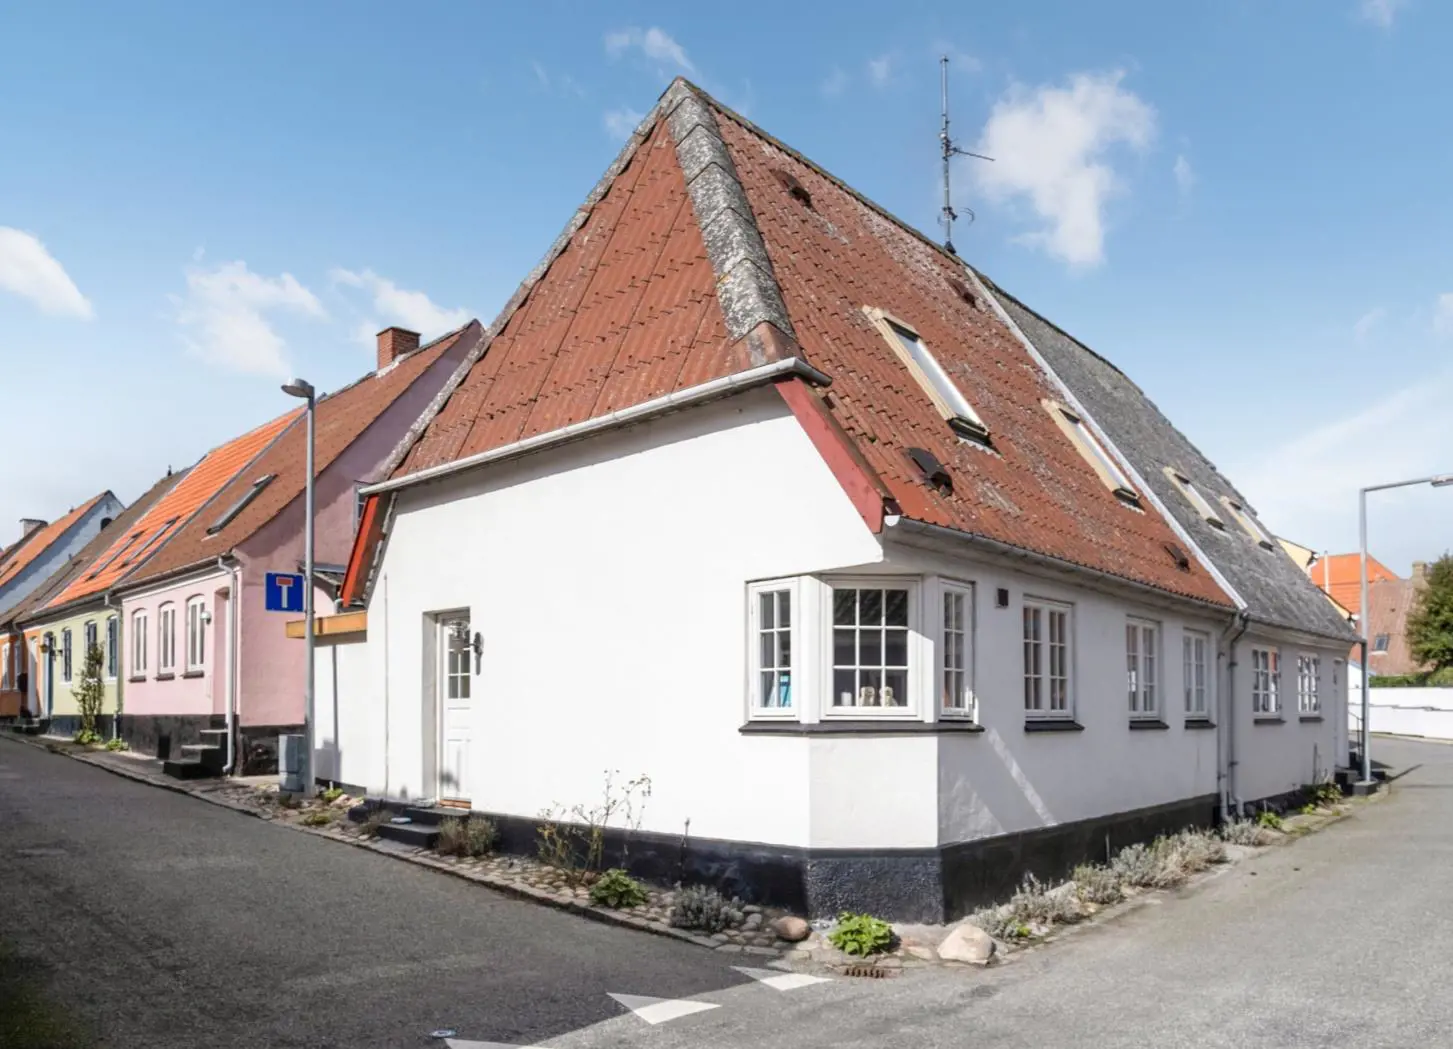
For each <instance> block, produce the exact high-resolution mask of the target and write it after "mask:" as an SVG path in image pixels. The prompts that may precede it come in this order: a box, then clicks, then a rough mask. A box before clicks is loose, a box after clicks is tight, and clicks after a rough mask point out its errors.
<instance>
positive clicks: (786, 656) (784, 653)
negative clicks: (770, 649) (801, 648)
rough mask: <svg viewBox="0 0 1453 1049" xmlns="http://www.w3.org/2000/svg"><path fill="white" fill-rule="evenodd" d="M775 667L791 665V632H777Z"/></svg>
mask: <svg viewBox="0 0 1453 1049" xmlns="http://www.w3.org/2000/svg"><path fill="white" fill-rule="evenodd" d="M777 665H778V666H779V667H790V666H791V665H792V631H791V630H779V631H777Z"/></svg>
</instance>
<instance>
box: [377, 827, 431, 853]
mask: <svg viewBox="0 0 1453 1049" xmlns="http://www.w3.org/2000/svg"><path fill="white" fill-rule="evenodd" d="M378 836H379V837H380V838H385V839H387V840H389V841H396V842H399V843H400V844H401V845H412V846H414V847H415V848H418V849H432V848H433V847H434V846H435V845H437V844H438V843H439V828H438V827H435V826H429V825H427V824H422V823H385V824H384V825H383V826H381V827H379V828H378Z"/></svg>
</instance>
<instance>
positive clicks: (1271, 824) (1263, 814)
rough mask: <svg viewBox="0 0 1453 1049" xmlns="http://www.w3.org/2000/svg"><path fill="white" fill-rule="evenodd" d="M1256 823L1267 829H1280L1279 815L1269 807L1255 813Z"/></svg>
mask: <svg viewBox="0 0 1453 1049" xmlns="http://www.w3.org/2000/svg"><path fill="white" fill-rule="evenodd" d="M1256 825H1257V826H1258V827H1265V828H1266V829H1267V830H1281V827H1282V821H1281V817H1280V816H1278V815H1277V814H1276V813H1275V812H1272V811H1271V809H1262V810H1261V811H1260V812H1258V813H1257V814H1256Z"/></svg>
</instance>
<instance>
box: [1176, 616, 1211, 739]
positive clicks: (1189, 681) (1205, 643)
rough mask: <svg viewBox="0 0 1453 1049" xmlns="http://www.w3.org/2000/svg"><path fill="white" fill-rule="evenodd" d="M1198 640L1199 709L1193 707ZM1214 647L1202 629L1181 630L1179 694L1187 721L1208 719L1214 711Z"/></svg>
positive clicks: (1208, 635) (1209, 719)
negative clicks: (1199, 670) (1197, 645)
mask: <svg viewBox="0 0 1453 1049" xmlns="http://www.w3.org/2000/svg"><path fill="white" fill-rule="evenodd" d="M1198 641H1199V642H1200V643H1201V656H1202V659H1201V664H1200V667H1201V684H1200V691H1201V709H1200V710H1197V709H1196V708H1195V705H1194V704H1195V699H1196V695H1195V693H1196V688H1197V685H1196V679H1195V670H1196V661H1195V650H1196V642H1198ZM1214 652H1215V650H1214V649H1213V648H1212V647H1211V635H1210V634H1208V633H1207V632H1206V631H1204V630H1183V631H1181V696H1182V699H1183V700H1184V711H1183V713H1184V714H1185V717H1186V720H1187V721H1211V720H1213V719H1214V710H1215V698H1214V694H1215V687H1216V674H1215V670H1214V667H1215V659H1214V658H1213V656H1214Z"/></svg>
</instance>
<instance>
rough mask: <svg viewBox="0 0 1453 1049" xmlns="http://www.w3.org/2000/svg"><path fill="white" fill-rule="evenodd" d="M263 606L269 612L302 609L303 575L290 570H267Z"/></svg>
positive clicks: (298, 610) (297, 610)
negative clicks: (265, 593) (265, 594)
mask: <svg viewBox="0 0 1453 1049" xmlns="http://www.w3.org/2000/svg"><path fill="white" fill-rule="evenodd" d="M264 607H266V608H267V610H268V611H269V612H301V611H303V577H302V576H300V575H295V574H293V573H292V572H269V573H268V574H267V596H266V601H265V606H264Z"/></svg>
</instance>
